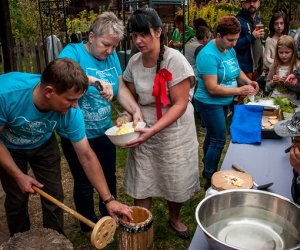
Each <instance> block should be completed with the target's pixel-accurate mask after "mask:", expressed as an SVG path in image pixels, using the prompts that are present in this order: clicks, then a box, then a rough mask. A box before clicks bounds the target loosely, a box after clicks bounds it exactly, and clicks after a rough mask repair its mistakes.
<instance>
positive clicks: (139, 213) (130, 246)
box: [118, 206, 153, 250]
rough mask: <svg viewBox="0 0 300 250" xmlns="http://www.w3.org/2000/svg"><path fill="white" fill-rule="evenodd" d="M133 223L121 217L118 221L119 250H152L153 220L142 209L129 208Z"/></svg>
mask: <svg viewBox="0 0 300 250" xmlns="http://www.w3.org/2000/svg"><path fill="white" fill-rule="evenodd" d="M131 210H132V217H133V221H128V219H127V217H125V216H123V217H122V218H121V219H120V221H119V245H118V249H119V250H148V249H153V219H152V214H151V212H150V211H149V210H148V209H146V208H143V207H138V206H133V207H131Z"/></svg>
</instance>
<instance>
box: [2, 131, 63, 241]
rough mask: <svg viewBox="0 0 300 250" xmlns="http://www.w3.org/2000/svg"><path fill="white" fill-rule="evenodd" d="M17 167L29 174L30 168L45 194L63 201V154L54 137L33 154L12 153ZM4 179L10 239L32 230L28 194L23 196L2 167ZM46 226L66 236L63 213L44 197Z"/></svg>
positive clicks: (44, 221)
mask: <svg viewBox="0 0 300 250" xmlns="http://www.w3.org/2000/svg"><path fill="white" fill-rule="evenodd" d="M8 150H9V152H10V154H11V156H12V158H13V159H14V161H15V163H16V164H17V166H18V167H19V168H20V169H21V171H22V172H23V173H25V174H27V172H28V168H29V166H30V167H31V169H32V170H33V173H34V176H35V178H36V179H37V180H38V181H39V182H41V183H42V184H44V187H43V190H44V191H45V192H47V193H48V194H50V195H51V196H53V197H55V198H56V199H58V200H60V201H63V188H62V184H61V169H60V152H59V148H58V145H57V141H56V138H55V136H54V135H52V137H51V138H50V139H49V140H48V141H47V142H46V143H44V144H43V145H42V146H40V147H38V148H36V149H31V150H19V149H18V150H16V149H8ZM0 179H1V183H2V186H3V189H4V192H5V193H6V198H5V203H4V206H5V211H6V217H7V224H8V228H9V231H10V235H11V236H13V235H14V234H15V233H18V232H25V231H28V230H29V229H30V221H29V214H28V197H29V195H28V194H27V193H22V192H21V190H20V188H19V186H18V185H17V183H16V182H15V180H14V179H13V178H12V177H11V176H10V175H8V174H7V173H6V171H5V170H4V169H3V168H1V167H0ZM41 203H42V211H43V226H44V227H45V228H51V229H54V230H56V231H58V232H59V233H61V234H64V231H63V211H62V209H60V208H59V207H57V206H56V205H54V204H53V203H52V202H50V201H48V200H46V199H44V198H42V197H41Z"/></svg>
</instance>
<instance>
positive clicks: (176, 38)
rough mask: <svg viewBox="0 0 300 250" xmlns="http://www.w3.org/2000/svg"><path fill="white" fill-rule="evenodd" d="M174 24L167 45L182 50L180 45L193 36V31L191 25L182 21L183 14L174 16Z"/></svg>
mask: <svg viewBox="0 0 300 250" xmlns="http://www.w3.org/2000/svg"><path fill="white" fill-rule="evenodd" d="M174 24H175V30H174V31H173V34H172V40H171V41H170V42H169V45H170V46H171V47H173V48H174V49H177V50H182V46H183V45H184V44H186V43H187V42H188V41H190V40H191V39H192V38H193V37H194V36H195V31H194V30H193V28H192V27H190V26H188V25H187V24H185V23H184V17H183V15H178V16H176V17H175V20H174ZM183 32H184V36H183ZM183 37H184V38H183Z"/></svg>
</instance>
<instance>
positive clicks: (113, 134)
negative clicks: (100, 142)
mask: <svg viewBox="0 0 300 250" xmlns="http://www.w3.org/2000/svg"><path fill="white" fill-rule="evenodd" d="M122 126H124V127H123V128H121V129H122V130H121V131H120V130H119V129H120V127H117V126H113V127H112V128H110V129H108V130H106V131H105V134H106V135H107V137H108V138H109V139H110V141H111V142H112V143H113V144H115V145H116V146H121V147H124V146H125V145H126V144H127V143H128V142H130V141H132V140H135V139H137V138H138V137H139V135H140V132H135V131H134V130H133V131H132V129H133V122H127V123H125V124H123V125H122ZM145 126H146V123H144V122H138V124H137V125H136V127H137V128H144V127H145ZM130 131H132V132H130ZM118 132H121V133H122V134H117V133H118Z"/></svg>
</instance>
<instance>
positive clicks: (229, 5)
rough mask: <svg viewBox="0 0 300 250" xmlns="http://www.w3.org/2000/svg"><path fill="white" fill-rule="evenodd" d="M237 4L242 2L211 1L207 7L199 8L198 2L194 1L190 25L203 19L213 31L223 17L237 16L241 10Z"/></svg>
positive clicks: (192, 2) (191, 7) (235, 0)
mask: <svg viewBox="0 0 300 250" xmlns="http://www.w3.org/2000/svg"><path fill="white" fill-rule="evenodd" d="M237 2H238V3H240V1H237V0H232V1H226V0H222V1H221V2H220V3H216V2H215V1H210V2H209V3H208V4H207V5H202V6H200V8H199V7H198V6H197V4H196V1H195V0H192V1H191V5H190V8H189V12H190V15H189V16H190V19H189V23H193V20H195V19H197V18H199V17H201V18H203V19H204V20H205V21H206V22H207V24H208V25H209V27H210V28H211V29H213V28H214V27H215V24H216V23H217V22H218V21H219V20H220V18H222V17H223V16H225V15H236V14H237V12H238V11H239V9H240V4H237ZM186 11H188V10H186ZM181 13H182V11H181ZM186 15H187V13H186Z"/></svg>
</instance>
